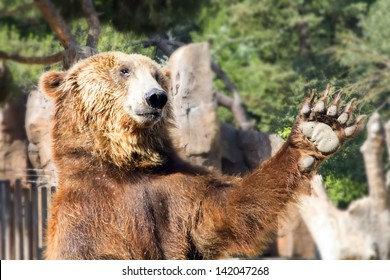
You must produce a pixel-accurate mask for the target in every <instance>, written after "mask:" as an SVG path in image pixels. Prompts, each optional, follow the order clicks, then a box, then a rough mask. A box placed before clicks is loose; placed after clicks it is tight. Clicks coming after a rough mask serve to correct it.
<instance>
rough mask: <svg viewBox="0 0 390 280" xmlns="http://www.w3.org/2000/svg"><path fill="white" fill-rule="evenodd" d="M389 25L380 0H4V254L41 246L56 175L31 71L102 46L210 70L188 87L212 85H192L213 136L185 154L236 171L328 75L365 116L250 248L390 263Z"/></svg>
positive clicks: (47, 108)
mask: <svg viewBox="0 0 390 280" xmlns="http://www.w3.org/2000/svg"><path fill="white" fill-rule="evenodd" d="M389 26H390V1H389V0H341V1H340V0H311V1H310V0H296V1H292V0H284V1H273V0H241V1H238V0H196V1H195V0H188V1H180V0H143V1H124V0H107V1H104V0H93V1H92V0H69V1H60V0H41V1H38V0H35V1H34V0H12V1H11V0H0V105H1V108H0V179H1V181H0V187H1V189H0V194H1V196H0V203H1V205H0V208H1V259H8V258H11V259H37V258H41V257H42V250H43V249H44V234H43V233H42V232H44V229H45V226H46V219H47V216H48V215H49V214H50V213H49V212H48V206H49V205H50V200H51V195H52V194H53V193H54V192H55V186H56V175H55V167H54V166H53V164H52V162H51V156H50V133H49V129H50V127H49V121H50V114H51V112H52V104H51V103H50V101H49V100H46V99H45V98H44V97H43V96H42V95H41V94H40V92H39V91H38V90H37V82H38V79H39V76H40V75H41V73H43V72H44V71H47V70H50V69H57V70H60V69H67V68H69V67H70V66H71V65H72V64H74V63H75V62H77V61H78V60H79V59H83V58H85V57H88V56H90V55H93V54H95V53H97V52H103V51H111V50H114V51H122V52H126V53H134V52H135V53H142V54H145V55H147V56H149V57H151V58H153V59H154V60H156V61H157V62H159V63H161V64H168V65H170V66H171V67H175V63H176V64H178V63H179V64H180V62H177V59H176V60H174V59H172V62H171V58H170V56H171V55H172V56H173V55H174V54H175V51H176V49H178V48H179V47H184V48H186V47H189V49H187V51H186V52H185V53H184V54H180V55H184V58H186V57H187V56H188V57H191V56H196V55H199V56H202V55H204V56H205V57H206V58H205V59H203V60H202V61H205V62H204V63H206V64H207V67H209V66H210V67H209V68H210V71H209V72H207V73H206V74H205V73H203V74H202V75H207V77H198V78H197V79H198V81H195V83H197V82H199V83H205V82H204V81H205V80H207V81H208V82H209V83H210V87H209V90H208V91H205V92H202V93H199V94H206V95H207V96H208V97H205V98H206V99H207V98H209V99H210V102H212V103H213V104H215V106H214V107H212V109H211V110H214V111H215V112H216V114H217V116H218V118H217V121H216V124H215V125H216V127H217V132H216V133H215V135H214V136H215V137H216V138H215V139H216V140H215V141H214V142H213V143H211V144H210V143H209V145H210V147H205V148H204V149H205V150H206V152H205V153H204V156H203V157H205V158H204V159H195V160H194V156H193V155H192V154H191V151H187V155H186V156H187V157H188V158H189V160H192V161H194V162H197V163H200V164H204V165H207V166H209V167H210V168H211V169H216V170H221V171H222V172H225V173H230V174H243V173H245V172H246V171H247V170H248V169H250V168H253V167H254V166H255V165H256V164H257V163H258V162H261V161H262V160H264V159H266V158H267V157H269V156H270V155H272V154H273V153H274V152H275V150H277V148H278V147H279V146H280V143H281V142H282V141H283V139H286V137H287V136H288V134H289V132H290V131H291V126H292V124H293V122H294V120H295V118H296V114H297V112H298V110H299V106H300V104H301V102H302V100H303V98H304V96H305V95H307V94H308V93H309V92H310V91H311V90H316V91H318V92H321V91H323V90H324V89H325V88H326V87H327V86H328V85H330V87H331V90H332V92H335V93H338V92H340V91H342V92H344V93H345V95H344V96H345V97H346V98H349V99H350V98H356V112H357V113H358V114H363V113H364V114H367V115H368V116H369V121H368V124H367V129H366V130H365V131H364V132H363V133H361V134H360V135H359V136H358V137H357V139H355V140H354V141H351V142H350V143H348V144H347V145H346V147H345V148H344V149H343V150H342V151H341V152H339V153H338V154H337V155H335V156H334V157H332V158H331V159H330V160H328V161H327V162H326V163H325V164H324V165H323V166H322V167H321V170H320V172H319V173H320V174H321V175H322V177H317V178H316V179H315V180H314V181H313V193H314V195H313V196H312V197H310V198H305V199H304V200H303V202H302V204H301V205H299V207H296V206H291V210H290V217H288V218H287V219H284V220H283V221H280V224H281V226H280V231H279V232H278V233H275V242H273V243H272V244H271V245H270V247H269V249H268V250H267V251H266V252H265V253H264V254H263V255H261V256H259V257H262V258H265V257H267V258H302V259H390V214H389V213H390V171H389V170H390V167H389V162H390V161H389V159H390V28H389ZM194 43H198V44H195V45H194ZM201 43H202V44H201ZM199 50H201V51H199ZM175 61H176V62H175ZM179 61H182V62H183V61H186V60H185V59H182V60H180V59H179ZM183 65H184V66H185V67H187V68H188V69H192V67H193V70H192V71H194V72H195V73H196V71H195V70H196V67H195V66H194V65H191V63H189V64H185V62H183ZM183 65H181V66H180V67H184V66H183ZM197 67H200V66H199V65H198V66H197ZM178 71H180V69H179V70H178ZM183 83H185V81H184V82H183ZM193 88H195V89H194V91H195V90H196V87H195V86H193ZM194 94H195V93H194ZM194 106H196V105H194ZM206 109H207V108H206ZM206 109H205V110H206ZM207 110H209V109H207ZM211 114H213V112H211ZM178 122H181V120H180V118H179V119H178ZM183 122H185V120H183ZM184 125H185V123H181V125H179V127H184ZM191 125H193V127H191V129H193V130H194V131H196V130H199V124H198V127H197V125H196V122H193V123H192V124H191ZM183 141H191V139H184V140H182V142H183ZM232 143H233V144H232ZM185 144H188V143H185ZM183 145H184V144H183ZM205 145H207V144H205ZM232 145H233V146H234V147H233V146H232ZM190 146H191V145H189V147H190ZM215 151H217V152H215ZM211 157H214V159H212V160H210V158H211Z"/></svg>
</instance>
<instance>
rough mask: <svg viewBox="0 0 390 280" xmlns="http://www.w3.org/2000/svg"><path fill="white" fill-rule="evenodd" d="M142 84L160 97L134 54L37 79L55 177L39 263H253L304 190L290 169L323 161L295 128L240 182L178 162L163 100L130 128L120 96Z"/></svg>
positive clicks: (148, 65)
mask: <svg viewBox="0 0 390 280" xmlns="http://www.w3.org/2000/svg"><path fill="white" fill-rule="evenodd" d="M123 67H125V68H126V69H127V70H129V73H130V74H128V73H127V72H126V71H123ZM148 73H149V74H148ZM149 76H150V77H152V78H153V79H154V81H157V82H158V84H159V85H160V86H161V88H162V89H165V90H166V91H167V90H168V78H167V77H166V75H165V74H164V71H163V70H162V69H161V68H160V66H158V65H157V64H155V63H154V62H152V61H151V60H150V59H148V58H145V57H143V56H140V55H124V54H121V53H102V54H99V55H96V56H94V57H91V58H88V59H86V60H84V61H82V62H79V63H78V64H77V65H75V66H74V67H73V68H71V69H70V70H69V71H67V72H48V73H46V74H44V75H43V76H42V78H41V81H40V88H41V90H42V91H43V92H44V93H45V94H47V95H48V96H50V97H51V98H53V100H54V101H55V116H54V127H53V140H54V145H53V155H54V160H55V163H56V165H57V168H58V176H59V190H58V192H57V194H56V196H55V198H54V201H53V203H52V208H51V213H52V214H51V218H50V221H49V228H48V232H47V250H46V257H47V258H48V259H219V258H225V257H230V256H234V255H240V256H256V255H258V254H259V253H260V252H261V251H262V250H263V249H264V246H265V245H266V244H267V242H268V241H269V237H270V234H272V233H273V232H274V231H275V230H276V228H277V217H278V215H282V214H283V213H284V211H285V210H286V205H287V204H288V203H290V202H292V201H295V200H296V199H297V196H298V195H299V194H300V193H307V192H309V190H310V187H309V185H310V179H311V176H312V170H308V171H301V170H300V168H299V165H298V162H299V160H301V158H302V157H303V156H304V155H308V154H309V155H312V156H314V157H315V158H316V159H317V161H320V160H322V159H323V158H324V157H325V156H324V155H322V154H321V153H320V152H319V151H318V150H317V149H316V148H315V146H314V144H313V143H311V142H310V141H309V140H308V139H307V138H305V137H304V136H303V135H302V133H301V131H300V130H299V129H298V125H299V123H300V122H301V121H302V120H299V121H298V122H297V124H296V126H295V128H294V131H293V132H292V134H291V136H290V138H289V140H288V141H287V142H286V143H285V144H284V145H283V147H282V148H281V149H280V151H279V152H278V153H277V154H276V155H275V156H274V157H272V158H271V159H269V160H268V161H266V162H265V163H263V164H262V165H261V166H259V167H258V168H257V169H256V170H254V171H253V172H251V173H249V174H247V175H246V176H245V177H243V178H237V177H230V176H224V175H218V174H213V173H210V172H209V171H206V170H204V169H203V168H200V167H195V166H191V165H190V164H187V163H184V162H182V161H181V160H180V159H179V158H178V157H177V156H176V153H175V150H174V149H173V147H172V144H171V140H170V137H169V133H168V127H169V121H170V119H171V112H170V105H169V101H168V103H167V105H166V106H165V107H164V109H163V111H162V115H161V118H160V119H158V121H156V122H155V123H146V124H145V122H143V121H144V119H141V120H140V121H136V120H135V119H134V117H133V115H132V114H131V113H129V112H130V111H129V110H127V109H126V110H125V109H124V104H125V103H126V102H127V101H126V100H132V98H133V97H132V96H135V95H137V94H138V93H136V92H134V91H135V90H133V91H130V90H129V89H130V88H134V87H135V86H134V84H135V83H136V82H137V83H139V82H140V81H141V84H143V82H144V81H145V82H144V83H145V84H146V87H145V89H146V88H147V84H148V83H150V82H152V80H151V79H149V80H147V79H146V78H147V77H149ZM150 77H149V78H150ZM137 89H140V90H142V89H141V87H137ZM128 98H130V99H128ZM131 102H133V101H131ZM137 102H138V103H137V104H141V103H140V102H141V101H139V100H138V101H137ZM131 104H133V105H134V104H135V103H134V102H133V103H131ZM133 105H132V106H133ZM141 105H142V104H141ZM141 105H136V106H141ZM134 106H135V105H134ZM142 106H144V105H142ZM142 106H141V107H142ZM126 108H127V107H126ZM142 108H145V107H142ZM132 110H134V108H132ZM145 110H146V109H145ZM141 117H143V116H141Z"/></svg>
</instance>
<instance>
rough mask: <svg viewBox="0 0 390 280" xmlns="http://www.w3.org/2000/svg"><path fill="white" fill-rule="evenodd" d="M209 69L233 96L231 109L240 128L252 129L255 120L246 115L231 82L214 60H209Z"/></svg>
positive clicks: (239, 97)
mask: <svg viewBox="0 0 390 280" xmlns="http://www.w3.org/2000/svg"><path fill="white" fill-rule="evenodd" d="M211 69H212V70H213V71H214V73H215V74H216V75H217V77H218V78H219V79H221V80H222V82H223V83H224V84H225V87H226V89H227V90H228V91H229V92H230V93H231V94H232V96H233V103H232V105H231V111H232V113H233V115H234V117H235V119H236V122H237V124H238V125H239V126H240V128H241V129H242V130H250V129H253V128H254V126H255V121H254V120H252V119H250V118H249V117H248V114H247V112H246V109H245V106H244V103H243V102H242V99H241V96H240V95H239V94H238V92H237V90H236V87H235V86H234V84H233V82H232V81H231V80H230V79H229V77H228V76H227V74H226V73H225V72H224V71H223V70H222V69H221V68H220V67H219V66H218V65H217V64H216V63H215V62H211Z"/></svg>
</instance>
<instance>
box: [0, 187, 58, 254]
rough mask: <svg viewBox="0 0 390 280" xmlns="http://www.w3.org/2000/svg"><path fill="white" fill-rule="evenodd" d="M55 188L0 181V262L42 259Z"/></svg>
mask: <svg viewBox="0 0 390 280" xmlns="http://www.w3.org/2000/svg"><path fill="white" fill-rule="evenodd" d="M55 191H56V187H48V186H38V185H37V184H35V183H27V184H24V185H23V184H22V181H21V180H16V181H15V182H11V181H10V180H0V210H1V212H0V223H1V225H0V226H1V228H0V238H1V244H0V246H1V247H0V259H2V260H6V259H11V260H26V259H27V260H36V259H42V258H43V251H44V238H45V236H44V232H45V231H46V226H47V218H48V215H49V205H50V202H51V198H52V195H53V194H54V192H55Z"/></svg>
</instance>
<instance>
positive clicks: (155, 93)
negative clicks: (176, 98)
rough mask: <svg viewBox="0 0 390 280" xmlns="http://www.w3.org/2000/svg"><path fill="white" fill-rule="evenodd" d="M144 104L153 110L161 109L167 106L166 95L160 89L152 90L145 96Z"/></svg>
mask: <svg viewBox="0 0 390 280" xmlns="http://www.w3.org/2000/svg"><path fill="white" fill-rule="evenodd" d="M145 100H146V103H147V104H148V105H149V106H150V107H152V108H153V109H162V108H164V106H165V104H167V101H168V96H167V93H166V92H165V91H163V90H161V89H158V88H153V89H151V90H150V91H148V92H147V93H146V94H145Z"/></svg>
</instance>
